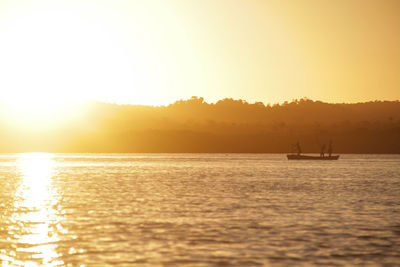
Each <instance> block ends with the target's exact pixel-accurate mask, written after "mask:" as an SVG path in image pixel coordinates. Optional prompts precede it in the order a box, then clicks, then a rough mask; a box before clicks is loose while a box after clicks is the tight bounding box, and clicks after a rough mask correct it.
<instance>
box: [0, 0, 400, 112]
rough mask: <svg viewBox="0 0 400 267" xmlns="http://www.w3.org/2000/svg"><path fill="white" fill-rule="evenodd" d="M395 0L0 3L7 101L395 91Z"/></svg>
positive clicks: (363, 95) (156, 100)
mask: <svg viewBox="0 0 400 267" xmlns="http://www.w3.org/2000/svg"><path fill="white" fill-rule="evenodd" d="M399 14H400V1H398V0H374V1H373V0H331V1H327V0H296V1H292V0H276V1H268V0H264V1H262V0H259V1H257V0H242V1H238V0H201V1H200V0H168V1H165V0H142V1H133V0H126V1H121V0H107V1H105V0H103V1H101V0H32V1H29V0H1V1H0V73H1V76H0V99H1V100H3V101H4V100H5V101H7V102H9V103H18V104H19V105H20V106H30V105H36V106H42V107H44V106H46V105H47V106H51V105H56V106H57V105H60V104H62V103H65V102H68V101H82V100H84V101H85V100H100V101H109V102H117V103H132V104H150V105H160V104H169V103H172V102H174V101H175V100H178V99H182V98H183V99H185V98H190V97H191V96H194V95H195V96H203V97H204V98H205V100H206V101H209V102H215V101H217V100H219V99H222V98H226V97H232V98H240V99H245V100H248V101H250V102H254V101H262V102H265V103H276V102H282V101H285V100H289V101H290V100H292V99H294V98H301V97H308V98H311V99H314V100H322V101H328V102H358V101H368V100H375V99H378V100H396V99H400V86H399V84H400V49H399V47H400V15H399Z"/></svg>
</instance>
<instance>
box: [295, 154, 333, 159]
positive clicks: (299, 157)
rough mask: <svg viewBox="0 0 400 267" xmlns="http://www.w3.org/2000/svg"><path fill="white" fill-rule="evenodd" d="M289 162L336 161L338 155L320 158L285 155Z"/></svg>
mask: <svg viewBox="0 0 400 267" xmlns="http://www.w3.org/2000/svg"><path fill="white" fill-rule="evenodd" d="M287 158H288V159H289V160H338V159H339V155H336V156H330V157H329V156H328V157H320V156H306V155H287Z"/></svg>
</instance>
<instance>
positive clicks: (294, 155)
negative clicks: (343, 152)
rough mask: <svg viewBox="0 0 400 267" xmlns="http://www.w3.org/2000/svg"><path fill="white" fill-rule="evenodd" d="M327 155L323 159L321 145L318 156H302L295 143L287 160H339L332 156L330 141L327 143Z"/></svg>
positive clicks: (323, 148)
mask: <svg viewBox="0 0 400 267" xmlns="http://www.w3.org/2000/svg"><path fill="white" fill-rule="evenodd" d="M328 153H329V155H328V156H326V157H325V144H323V145H322V146H321V153H320V154H319V156H309V155H302V154H301V147H300V143H299V141H297V143H296V144H294V145H293V146H292V154H288V155H287V158H288V159H296V160H337V159H339V155H335V156H332V140H330V141H329V148H328Z"/></svg>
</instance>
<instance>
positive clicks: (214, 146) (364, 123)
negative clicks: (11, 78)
mask: <svg viewBox="0 0 400 267" xmlns="http://www.w3.org/2000/svg"><path fill="white" fill-rule="evenodd" d="M83 106H84V108H82V107H81V108H82V110H84V111H82V113H81V114H80V116H79V117H74V118H71V119H69V120H66V122H65V123H62V124H60V126H59V127H56V128H54V129H51V130H45V131H40V129H38V130H37V131H24V130H22V129H16V128H11V127H8V126H7V123H5V122H4V121H5V120H4V118H5V117H6V116H7V115H6V114H2V117H3V119H2V120H1V121H0V123H1V124H0V127H1V134H0V138H1V139H0V152H29V151H47V152H118V153H125V152H126V153H128V152H139V153H145V152H152V153H153V152H154V153H160V152H171V153H175V152H193V153H194V152H223V153H229V152H235V153H236V152H243V153H250V152H251V153H253V152H254V153H283V152H290V150H291V144H293V143H295V142H296V141H299V142H300V143H301V144H302V148H303V152H305V153H313V152H315V153H316V152H318V151H319V146H320V145H321V144H323V143H328V141H329V140H333V142H334V153H400V102H399V101H374V102H366V103H355V104H330V103H324V102H320V101H312V100H309V99H300V100H294V101H292V102H285V103H283V104H275V105H264V104H263V103H261V102H257V103H254V104H250V103H247V102H246V101H243V100H234V99H230V98H226V99H223V100H220V101H218V102H217V103H215V104H213V103H206V102H205V101H204V99H203V98H201V97H192V98H191V99H188V100H179V101H177V102H175V103H173V104H171V105H168V106H160V107H152V106H140V105H118V104H111V103H100V102H92V103H88V104H84V105H83Z"/></svg>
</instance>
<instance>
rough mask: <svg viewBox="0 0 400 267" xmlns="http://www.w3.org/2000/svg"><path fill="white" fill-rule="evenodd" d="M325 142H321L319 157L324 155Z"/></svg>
mask: <svg viewBox="0 0 400 267" xmlns="http://www.w3.org/2000/svg"><path fill="white" fill-rule="evenodd" d="M325 147H326V146H325V144H323V145H322V146H321V153H320V154H319V156H320V157H321V158H323V157H325Z"/></svg>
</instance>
